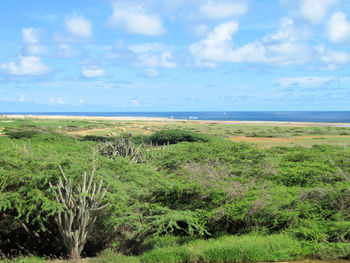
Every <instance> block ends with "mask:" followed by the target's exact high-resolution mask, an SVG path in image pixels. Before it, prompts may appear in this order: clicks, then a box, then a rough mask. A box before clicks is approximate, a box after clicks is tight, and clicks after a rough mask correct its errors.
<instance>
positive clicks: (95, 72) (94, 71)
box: [81, 66, 106, 78]
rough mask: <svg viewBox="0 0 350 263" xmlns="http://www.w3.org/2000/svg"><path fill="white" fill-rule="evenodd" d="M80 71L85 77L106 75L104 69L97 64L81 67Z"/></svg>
mask: <svg viewBox="0 0 350 263" xmlns="http://www.w3.org/2000/svg"><path fill="white" fill-rule="evenodd" d="M81 73H82V74H83V76H84V77H85V78H96V77H103V76H105V75H106V72H105V70H104V69H103V68H100V67H97V66H92V67H83V68H82V70H81Z"/></svg>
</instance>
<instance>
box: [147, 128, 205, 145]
mask: <svg viewBox="0 0 350 263" xmlns="http://www.w3.org/2000/svg"><path fill="white" fill-rule="evenodd" d="M209 140H210V137H209V136H207V135H204V134H200V133H195V132H190V131H184V130H179V129H175V130H162V131H158V132H155V133H154V134H152V135H151V136H150V137H149V141H150V142H151V143H153V144H158V145H163V144H168V143H169V144H176V143H179V142H208V141H209Z"/></svg>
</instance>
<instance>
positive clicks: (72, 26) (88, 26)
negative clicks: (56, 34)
mask: <svg viewBox="0 0 350 263" xmlns="http://www.w3.org/2000/svg"><path fill="white" fill-rule="evenodd" d="M65 28H66V31H67V33H68V34H70V35H71V36H73V37H77V38H82V39H84V38H90V37H91V36H92V23H91V21H90V20H88V19H86V18H85V17H84V16H82V15H77V14H73V15H71V16H68V17H67V18H66V20H65Z"/></svg>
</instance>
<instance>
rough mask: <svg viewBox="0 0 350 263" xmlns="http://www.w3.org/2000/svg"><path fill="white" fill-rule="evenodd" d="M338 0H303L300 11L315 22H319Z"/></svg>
mask: <svg viewBox="0 0 350 263" xmlns="http://www.w3.org/2000/svg"><path fill="white" fill-rule="evenodd" d="M337 2H338V1H337V0H302V1H301V2H300V11H301V13H302V15H303V16H304V17H305V18H306V19H307V20H309V21H310V22H311V23H313V24H319V23H321V22H323V21H324V18H325V16H326V14H327V12H328V10H329V9H330V7H332V6H333V5H335V4H336V3H337Z"/></svg>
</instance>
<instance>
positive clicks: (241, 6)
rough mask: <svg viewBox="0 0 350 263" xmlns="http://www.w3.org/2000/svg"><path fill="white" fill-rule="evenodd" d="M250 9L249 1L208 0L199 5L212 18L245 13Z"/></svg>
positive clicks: (200, 9)
mask: <svg viewBox="0 0 350 263" xmlns="http://www.w3.org/2000/svg"><path fill="white" fill-rule="evenodd" d="M247 9H248V6H247V1H237V0H236V1H233V0H230V1H227V0H226V1H222V0H221V1H220V0H219V1H218V0H215V1H213V0H208V1H206V3H204V4H203V5H201V6H200V7H199V11H200V12H201V13H202V14H204V15H205V16H206V17H208V18H210V19H224V18H229V17H232V16H240V15H243V14H244V13H245V12H246V11H247Z"/></svg>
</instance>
